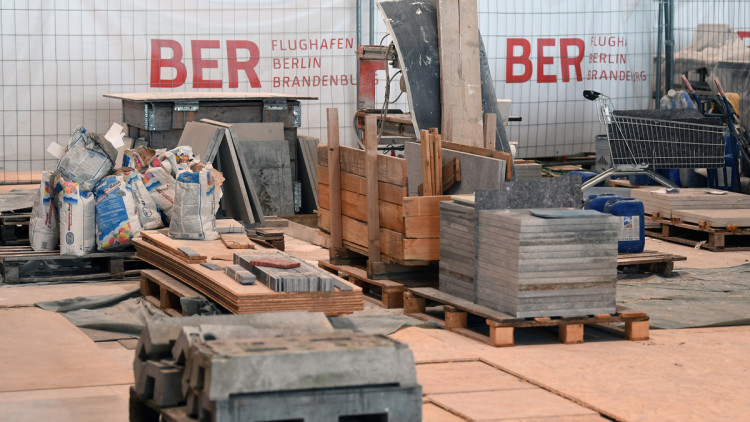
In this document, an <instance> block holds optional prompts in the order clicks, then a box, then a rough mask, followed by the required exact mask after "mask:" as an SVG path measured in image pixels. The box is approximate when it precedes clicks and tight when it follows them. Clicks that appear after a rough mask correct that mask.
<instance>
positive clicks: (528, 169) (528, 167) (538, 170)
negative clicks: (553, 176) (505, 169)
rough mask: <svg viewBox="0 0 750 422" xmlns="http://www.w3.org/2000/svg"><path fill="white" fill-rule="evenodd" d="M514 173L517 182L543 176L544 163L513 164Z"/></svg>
mask: <svg viewBox="0 0 750 422" xmlns="http://www.w3.org/2000/svg"><path fill="white" fill-rule="evenodd" d="M513 174H514V176H515V181H516V182H521V181H524V180H535V179H541V178H542V165H541V164H538V163H519V164H513Z"/></svg>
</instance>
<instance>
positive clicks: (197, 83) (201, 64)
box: [190, 40, 221, 88]
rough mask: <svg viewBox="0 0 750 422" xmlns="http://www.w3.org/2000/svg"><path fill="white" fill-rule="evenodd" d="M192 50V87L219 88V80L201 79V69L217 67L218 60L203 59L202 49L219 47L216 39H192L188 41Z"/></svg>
mask: <svg viewBox="0 0 750 422" xmlns="http://www.w3.org/2000/svg"><path fill="white" fill-rule="evenodd" d="M190 47H191V49H192V51H193V88H221V80H215V79H203V69H218V68H219V61H218V60H204V59H203V58H202V57H203V53H202V50H203V49H208V48H221V44H220V43H219V41H218V40H212V41H209V40H193V41H190Z"/></svg>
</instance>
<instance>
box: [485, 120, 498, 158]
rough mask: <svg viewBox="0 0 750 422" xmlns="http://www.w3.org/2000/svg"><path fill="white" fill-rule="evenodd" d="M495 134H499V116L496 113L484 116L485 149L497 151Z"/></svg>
mask: <svg viewBox="0 0 750 422" xmlns="http://www.w3.org/2000/svg"><path fill="white" fill-rule="evenodd" d="M495 132H497V116H496V115H495V113H485V114H484V148H485V149H489V150H492V151H494V150H495Z"/></svg>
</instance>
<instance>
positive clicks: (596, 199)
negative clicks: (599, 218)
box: [583, 193, 622, 212]
mask: <svg viewBox="0 0 750 422" xmlns="http://www.w3.org/2000/svg"><path fill="white" fill-rule="evenodd" d="M620 199H622V198H620V197H619V196H617V195H615V194H613V193H603V194H601V195H589V197H588V199H586V202H584V203H583V209H585V210H596V211H599V212H605V211H604V206H605V205H607V202H609V201H617V200H620Z"/></svg>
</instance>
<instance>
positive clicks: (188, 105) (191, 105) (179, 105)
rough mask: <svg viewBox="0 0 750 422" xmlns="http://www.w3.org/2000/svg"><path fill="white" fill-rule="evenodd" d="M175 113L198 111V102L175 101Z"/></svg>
mask: <svg viewBox="0 0 750 422" xmlns="http://www.w3.org/2000/svg"><path fill="white" fill-rule="evenodd" d="M174 111H198V100H193V101H175V102H174Z"/></svg>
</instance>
